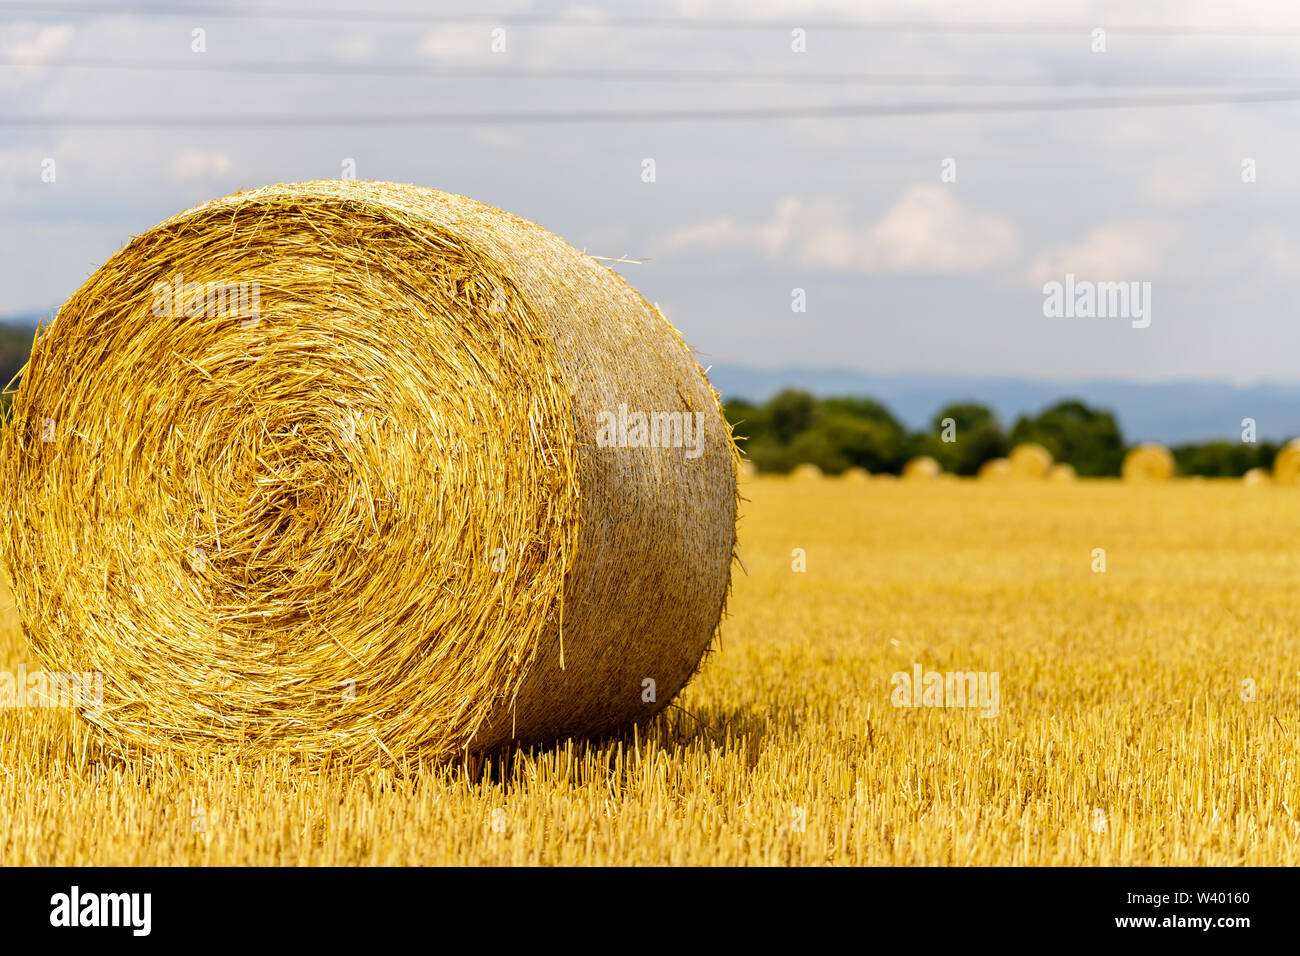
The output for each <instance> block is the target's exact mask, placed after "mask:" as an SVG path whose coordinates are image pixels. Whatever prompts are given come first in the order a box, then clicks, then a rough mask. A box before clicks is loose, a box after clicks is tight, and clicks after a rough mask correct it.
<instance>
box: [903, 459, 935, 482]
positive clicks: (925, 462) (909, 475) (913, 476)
mask: <svg viewBox="0 0 1300 956" xmlns="http://www.w3.org/2000/svg"><path fill="white" fill-rule="evenodd" d="M941 474H943V467H942V466H941V465H940V464H939V463H938V462H937V461H935V460H934V459H933V458H931V457H930V456H929V455H921V456H920V457H919V458H913V459H912V460H911V461H909V462H908V463H907V464H906V465H904V466H903V477H904V478H906V479H907V480H908V481H934V479H936V478H938V477H939V476H940V475H941Z"/></svg>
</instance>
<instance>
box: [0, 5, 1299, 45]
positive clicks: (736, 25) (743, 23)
mask: <svg viewBox="0 0 1300 956" xmlns="http://www.w3.org/2000/svg"><path fill="white" fill-rule="evenodd" d="M0 13H20V14H24V15H28V16H32V15H35V16H57V15H61V14H86V15H99V16H106V15H136V16H147V17H169V18H176V17H215V18H223V19H246V20H296V21H315V22H321V23H431V24H444V25H451V26H454V25H462V24H494V25H516V26H539V27H543V26H544V27H551V26H559V27H585V28H595V29H600V28H607V27H617V28H620V29H655V30H771V29H789V28H790V27H792V26H798V27H804V28H807V29H817V30H842V31H854V32H861V33H916V34H1006V35H1017V34H1025V35H1039V36H1077V35H1079V34H1080V33H1084V34H1086V33H1088V32H1089V31H1091V30H1093V29H1096V28H1097V27H1103V28H1105V29H1106V30H1107V32H1109V33H1116V34H1141V35H1146V36H1224V37H1295V36H1300V25H1287V26H1279V27H1245V26H1239V25H1234V24H1162V23H1109V24H1108V23H1105V22H1104V21H1103V22H1088V23H1084V22H1075V23H1059V22H1058V23H1051V22H1041V21H1040V22H1015V21H997V20H988V21H979V20H964V21H947V22H939V21H926V20H866V19H854V18H827V17H800V16H794V15H792V16H789V17H782V18H779V19H777V18H771V17H765V18H741V17H660V16H635V15H622V14H612V15H606V14H601V15H597V16H580V15H574V14H546V13H509V12H500V13H483V12H475V11H460V12H452V13H439V12H436V11H431V10H418V9H394V8H387V9H384V8H380V9H364V10H363V9H352V10H348V9H339V8H335V9H313V8H307V7H293V6H279V5H269V6H256V7H254V6H248V5H244V6H210V5H204V4H187V5H181V6H168V7H159V6H137V7H128V8H125V9H106V8H105V7H104V6H102V5H100V4H96V3H87V2H66V0H50V2H43V3H32V2H15V0H0Z"/></svg>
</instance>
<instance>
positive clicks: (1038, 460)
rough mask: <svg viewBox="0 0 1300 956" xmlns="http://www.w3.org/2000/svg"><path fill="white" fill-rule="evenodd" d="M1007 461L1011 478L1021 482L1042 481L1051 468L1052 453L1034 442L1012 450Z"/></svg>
mask: <svg viewBox="0 0 1300 956" xmlns="http://www.w3.org/2000/svg"><path fill="white" fill-rule="evenodd" d="M1007 461H1008V462H1009V463H1010V465H1011V474H1012V476H1013V477H1015V478H1018V479H1020V480H1022V481H1042V480H1043V479H1044V478H1046V477H1047V473H1048V472H1049V471H1050V470H1051V468H1052V453H1051V452H1050V451H1048V450H1047V449H1046V448H1044V447H1043V446H1042V445H1039V444H1037V443H1035V442H1026V443H1025V444H1023V445H1017V446H1016V447H1015V448H1014V449H1012V452H1011V454H1010V455H1009V456H1008V458H1007Z"/></svg>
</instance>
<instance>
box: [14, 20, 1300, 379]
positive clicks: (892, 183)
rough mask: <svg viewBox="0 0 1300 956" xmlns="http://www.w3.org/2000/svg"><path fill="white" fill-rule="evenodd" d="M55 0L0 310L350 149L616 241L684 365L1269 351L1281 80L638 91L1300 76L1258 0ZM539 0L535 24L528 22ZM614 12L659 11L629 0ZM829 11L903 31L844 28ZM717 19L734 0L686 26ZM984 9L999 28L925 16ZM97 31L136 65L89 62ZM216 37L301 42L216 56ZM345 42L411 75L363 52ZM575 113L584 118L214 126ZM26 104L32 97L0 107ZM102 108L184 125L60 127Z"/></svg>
mask: <svg viewBox="0 0 1300 956" xmlns="http://www.w3.org/2000/svg"><path fill="white" fill-rule="evenodd" d="M73 6H74V7H75V9H74V10H71V11H66V10H61V9H60V3H59V2H55V0H51V2H49V3H44V4H41V3H37V2H33V3H30V4H23V3H18V4H9V5H6V7H5V9H3V10H0V62H2V64H3V65H0V117H2V119H0V316H13V315H26V314H30V313H49V312H51V311H53V310H54V309H57V307H58V305H59V303H61V302H62V301H64V300H65V299H66V298H67V297H68V296H69V295H70V294H71V293H72V292H73V291H74V289H75V288H76V287H77V286H78V285H80V283H81V282H83V281H84V280H85V278H86V277H87V276H88V275H89V274H90V273H91V272H93V270H94V269H95V268H96V267H98V266H99V265H100V264H101V263H102V262H103V261H104V260H105V259H106V258H107V257H108V256H109V255H111V254H112V253H113V252H114V251H115V250H116V249H117V248H118V247H119V246H120V245H121V244H122V243H123V242H125V241H126V240H127V239H128V238H129V237H130V236H132V235H137V234H139V233H141V232H143V231H144V230H146V229H148V228H149V227H150V226H152V225H153V224H155V223H157V222H159V221H161V220H162V219H164V218H167V217H168V216H171V215H173V214H175V213H176V212H179V211H180V210H182V209H184V208H186V207H188V206H191V205H194V204H197V203H199V202H202V201H204V200H206V199H210V198H214V197H217V196H221V195H225V194H227V193H230V192H234V191H236V190H239V189H245V188H250V187H254V186H258V185H264V184H267V183H277V182H292V181H297V180H306V179H319V178H334V177H338V176H340V175H343V171H344V169H345V167H347V164H348V162H349V161H351V162H352V163H353V164H354V165H355V171H356V176H357V178H361V179H376V180H388V181H394V182H411V183H417V184H420V185H425V186H431V187H435V188H438V189H444V190H448V191H451V192H456V193H462V194H465V195H468V196H472V197H474V198H476V199H479V200H482V201H484V202H487V203H490V204H492V205H495V206H499V207H501V208H503V209H507V210H509V211H511V212H514V213H517V214H519V215H521V216H524V217H526V218H528V219H532V220H534V221H536V222H538V223H540V224H542V225H543V226H545V227H547V228H549V229H551V230H552V231H553V232H556V233H557V234H559V235H560V236H563V237H564V238H565V239H567V240H568V241H569V242H571V243H572V244H573V245H575V246H577V247H578V248H580V249H585V250H586V251H587V252H589V253H591V254H594V255H600V256H606V257H613V258H619V257H625V258H634V259H644V260H645V261H642V262H637V263H619V264H616V268H618V269H619V271H620V272H621V273H622V274H623V275H624V276H626V277H627V278H628V280H629V281H631V282H632V283H633V284H634V285H635V286H636V287H637V288H638V289H640V290H641V291H642V292H643V293H644V294H645V296H646V297H647V298H648V299H650V300H651V301H653V302H657V303H658V304H659V305H660V307H661V308H662V309H663V311H664V312H665V314H666V315H667V316H668V317H669V318H670V319H671V320H672V321H673V322H674V323H675V324H676V325H677V326H678V328H680V329H681V330H682V332H683V334H684V335H685V337H686V339H687V341H688V342H690V343H691V344H692V345H693V346H694V347H696V348H697V349H698V352H699V355H700V358H701V361H702V362H704V363H705V364H709V363H711V362H717V363H726V364H728V365H733V366H734V365H747V366H754V367H760V368H779V367H782V366H790V365H798V366H804V367H807V366H814V367H823V366H825V367H838V368H850V369H856V370H860V371H864V372H871V373H888V374H899V373H925V374H940V375H961V376H1020V377H1026V378H1033V379H1039V380H1047V381H1059V382H1062V383H1065V382H1070V381H1078V380H1081V379H1088V378H1107V379H1121V380H1131V381H1165V380H1175V379H1188V378H1194V379H1209V380H1217V381H1225V382H1232V383H1236V384H1248V383H1253V382H1258V381H1278V382H1289V383H1295V382H1297V381H1300V369H1298V368H1297V362H1296V344H1297V341H1298V340H1300V335H1298V334H1297V320H1296V316H1295V306H1294V302H1295V294H1294V279H1295V276H1296V275H1297V273H1298V271H1300V270H1298V267H1300V235H1298V234H1297V230H1296V228H1295V226H1296V224H1297V221H1298V216H1297V212H1298V211H1300V163H1297V162H1296V159H1297V157H1298V156H1300V122H1297V120H1300V101H1289V102H1288V101H1282V102H1231V103H1222V102H1220V103H1215V104H1211V105H1169V104H1168V103H1163V104H1161V105H1159V106H1155V107H1145V108H1136V107H1133V108H1124V109H1115V108H1110V109H1094V110H1078V109H1074V110H1067V109H1049V110H1022V111H1014V112H968V113H957V114H953V113H951V112H939V113H934V112H929V113H926V112H920V113H917V112H913V113H911V114H907V115H880V114H871V113H869V112H868V113H865V114H861V115H852V114H848V115H843V114H841V115H821V116H811V117H790V116H783V117H777V118H771V117H769V118H738V117H727V116H721V117H719V116H715V117H713V118H710V119H708V120H707V121H699V120H694V121H691V120H680V119H677V120H672V119H665V118H662V117H657V118H656V117H645V116H638V114H645V113H647V112H651V113H653V112H655V111H689V110H711V111H716V112H718V113H721V114H728V113H735V112H742V113H743V112H744V111H746V110H763V109H787V108H788V109H789V110H797V109H800V108H817V109H820V108H826V107H843V106H873V105H878V106H884V107H887V108H895V107H906V106H908V105H909V104H910V105H911V106H912V108H913V109H914V110H915V108H916V104H930V105H931V108H932V107H933V105H934V104H945V105H952V104H966V105H967V106H969V105H971V104H979V103H989V102H997V103H1006V102H1008V101H1023V100H1034V101H1043V100H1047V101H1051V102H1057V103H1059V102H1062V101H1066V100H1069V99H1072V98H1084V99H1089V100H1095V99H1097V98H1101V97H1107V98H1109V97H1119V98H1131V97H1166V96H1170V95H1173V96H1182V97H1187V96H1193V97H1195V96H1202V97H1203V96H1206V95H1210V96H1217V95H1220V94H1222V93H1223V92H1224V91H1228V92H1232V93H1236V92H1240V91H1243V90H1248V91H1253V93H1256V94H1258V93H1260V92H1268V91H1275V90H1277V89H1286V88H1289V89H1290V90H1294V91H1300V58H1298V56H1297V55H1298V54H1300V10H1296V9H1294V7H1293V5H1291V4H1289V3H1284V2H1279V0H1267V2H1253V3H1252V2H1232V3H1206V2H1176V3H1175V2H1160V0H1155V2H1150V3H1147V4H1144V5H1143V7H1142V9H1141V10H1138V9H1137V5H1135V4H1132V3H1129V2H1116V3H1111V2H1082V0H1079V2H1076V0H1052V2H1012V0H986V2H983V3H980V4H978V5H975V4H969V3H965V2H950V0H913V2H908V3H902V2H893V0H880V2H864V0H858V2H847V0H846V2H808V3H803V2H788V3H776V2H771V0H669V2H665V3H662V4H657V5H655V6H654V7H653V8H647V7H646V6H645V5H644V4H631V3H611V4H581V5H578V4H570V3H541V2H539V3H500V4H489V5H486V6H487V9H486V10H483V9H481V8H482V7H483V6H484V5H482V4H479V5H474V4H470V3H466V2H460V3H456V4H451V3H446V4H442V3H439V4H419V3H412V2H410V0H375V2H374V3H363V2H362V0H321V2H307V0H276V2H275V3H273V4H270V5H267V4H261V3H256V2H250V3H247V4H241V5H238V6H239V8H240V9H243V10H251V11H254V12H255V13H256V12H259V11H260V15H254V16H246V17H235V16H219V15H217V12H218V11H219V10H220V9H225V10H226V11H227V12H228V11H229V10H230V9H232V8H234V7H236V5H235V4H232V3H228V2H222V0H212V2H209V3H206V4H203V5H201V6H200V4H198V3H197V2H193V0H187V4H173V5H170V6H168V7H166V9H172V10H175V9H189V8H193V9H194V10H195V12H193V13H186V14H184V15H179V16H159V15H157V14H156V12H155V11H157V10H159V9H163V7H161V6H158V5H150V6H146V5H144V4H139V5H133V4H129V3H127V4H102V5H96V4H93V3H80V4H75V5H73ZM25 8H29V9H25ZM270 8H274V9H277V10H283V9H286V8H287V9H291V10H303V11H318V12H319V11H330V10H337V11H344V12H348V13H351V14H353V15H354V16H352V17H350V18H347V19H341V20H330V19H302V18H285V19H281V18H275V17H270V16H267V15H266V14H267V13H268V12H269V9H270ZM101 10H102V12H98V11H101ZM376 11H398V12H400V11H421V12H422V13H423V14H425V17H424V19H423V20H420V19H414V20H412V19H407V20H399V19H396V18H385V17H383V16H381V15H379V14H378V13H376ZM471 12H472V13H475V14H480V15H482V16H483V19H480V20H476V21H475V20H470V19H467V18H466V17H465V16H463V15H464V14H467V13H471ZM434 14H437V15H439V16H441V15H442V14H445V18H442V19H435V18H434ZM458 14H459V15H460V16H458ZM539 15H543V16H549V17H551V18H552V19H551V20H548V21H546V22H538V21H537V20H536V19H533V20H530V19H529V17H533V18H536V17H538V16H539ZM645 16H654V17H661V18H664V19H665V20H669V21H672V25H670V26H665V25H663V24H655V25H649V24H646V23H644V22H637V21H635V20H629V19H628V18H636V17H645ZM845 18H853V19H856V20H866V21H874V22H877V23H890V22H893V23H897V22H898V21H902V20H906V21H911V22H913V23H916V24H920V25H922V26H924V27H926V29H924V30H920V31H914V32H905V31H900V30H879V29H876V30H864V29H847V28H846V27H845V25H844V24H843V23H842V22H838V23H837V22H836V21H842V20H843V19H845ZM738 19H739V20H762V21H765V22H764V23H762V24H758V25H753V24H750V25H747V26H746V25H737V24H735V23H731V22H724V23H719V22H718V21H720V20H721V21H733V20H738ZM994 21H996V22H998V23H1002V24H1005V25H1006V28H1005V29H1003V30H1001V31H993V30H989V29H974V28H970V27H965V28H961V29H955V27H956V26H957V25H960V24H970V23H972V22H977V23H990V22H994ZM1135 24H1137V25H1142V24H1145V25H1148V26H1150V25H1158V26H1160V27H1163V28H1166V29H1165V30H1163V31H1157V30H1151V29H1146V30H1137V29H1133V26H1134V25H1135ZM1047 26H1056V27H1059V29H1055V30H1049V29H1045V27H1047ZM1126 27H1127V29H1126ZM1097 28H1100V29H1102V30H1104V31H1105V33H1104V36H1103V37H1101V38H1100V39H1101V40H1102V41H1104V50H1098V49H1096V48H1097V47H1098V45H1099V44H1098V40H1099V37H1098V35H1097V34H1096V33H1095V32H1094V30H1095V29H1097ZM195 30H201V31H203V33H202V39H203V45H204V46H205V50H204V52H196V51H195V50H194V46H195V33H194V31H195ZM494 30H500V31H504V32H502V33H494V32H493V31H494ZM795 30H803V31H805V32H804V40H805V43H804V45H805V47H806V48H805V50H804V51H803V52H798V51H796V49H794V47H796V46H798V45H799V44H798V42H797V39H796V35H795V34H794V33H793V31H795ZM1288 31H1289V32H1288ZM494 44H495V46H496V47H497V49H496V50H494V49H493V47H494ZM502 45H504V49H500V48H501V47H502ZM119 61H125V62H128V63H131V64H134V65H135V66H144V67H149V68H144V69H120V68H116V67H112V66H110V65H108V64H109V63H112V62H119ZM16 62H17V63H21V64H22V65H14V64H15V63H16ZM88 62H89V63H91V64H92V65H90V66H86V65H84V64H86V63H88ZM160 63H163V64H171V66H172V68H171V69H166V70H164V69H159V68H157V65H158V64H160ZM241 63H254V64H282V65H292V64H303V63H316V64H325V65H326V69H327V72H325V73H324V74H323V75H305V74H300V73H292V72H286V73H278V74H277V73H265V72H263V73H257V72H252V71H249V70H247V69H242V70H237V71H234V72H214V71H213V68H214V67H216V66H220V65H223V64H225V65H231V64H241ZM76 64H83V65H81V66H78V65H76ZM151 64H152V66H150V65H151ZM376 66H379V67H384V68H389V69H392V68H404V67H420V68H423V67H429V68H435V67H436V68H438V71H439V72H438V73H437V74H436V75H429V76H418V75H409V73H408V75H397V76H393V75H388V76H368V75H364V72H363V71H364V70H365V69H366V68H372V67H376ZM564 70H580V71H581V70H587V71H590V72H587V73H583V74H582V75H580V76H577V77H575V76H573V75H569V76H565V75H562V74H561V75H557V72H556V71H564ZM645 71H673V72H671V75H669V76H646V75H644V74H645ZM699 71H706V72H708V73H715V72H716V73H718V74H722V75H723V76H722V77H720V76H704V77H701V76H699V75H698V72H699ZM774 73H775V74H786V76H784V77H781V76H777V77H772V76H770V74H774ZM755 74H762V75H760V76H755ZM815 74H836V75H837V76H836V77H835V81H834V82H824V81H818V82H812V81H811V80H816V79H817V77H816V76H814V75H815ZM844 74H848V76H845V75H844ZM855 75H856V76H855ZM864 75H865V76H867V77H874V81H873V82H866V81H864V80H862V78H861V77H862V76H864ZM794 76H801V77H804V81H803V82H796V81H794V80H792V79H791V77H794ZM724 77H729V78H730V79H725V78H724ZM904 80H905V81H906V82H903V81H904ZM919 81H924V82H919ZM1040 84H1041V85H1040ZM587 111H592V112H597V113H599V114H601V118H599V119H597V120H591V121H586V122H574V121H572V119H569V120H567V121H563V122H561V121H555V120H552V121H547V122H532V123H507V122H501V121H500V117H499V115H498V117H497V119H496V120H492V116H489V117H488V118H487V120H488V121H483V120H480V121H479V122H477V123H473V124H431V123H423V124H418V123H417V124H408V125H403V126H393V125H388V126H383V125H375V124H373V123H368V124H359V123H356V122H343V123H336V124H335V125H312V124H303V125H279V124H276V123H269V124H262V125H255V126H238V125H223V124H222V123H221V122H220V119H221V118H222V117H233V116H242V117H248V116H254V117H255V116H258V115H262V116H275V117H285V116H303V117H307V116H311V115H317V116H326V115H330V116H335V117H338V116H343V117H349V116H351V117H371V118H373V117H375V116H377V115H390V114H417V113H423V114H429V113H434V114H445V113H465V114H473V115H480V116H481V114H501V113H509V114H528V115H533V114H540V113H562V114H574V113H582V112H587ZM32 117H42V118H45V119H44V120H43V124H44V125H31V124H30V123H27V124H24V123H20V122H17V120H18V119H20V118H32ZM109 117H138V118H143V119H146V120H156V119H158V118H159V117H177V118H181V119H184V120H185V122H186V124H188V125H183V126H172V127H161V126H158V125H153V126H150V125H148V124H147V123H146V124H145V125H143V126H140V125H131V126H122V125H116V126H114V125H107V126H104V125H93V126H92V125H86V124H85V123H82V122H78V121H77V120H78V118H95V119H97V120H99V121H100V122H102V121H104V120H105V119H106V118H109ZM50 160H53V165H52V167H51V165H50V164H49V161H50ZM647 160H653V174H654V175H653V177H652V178H653V181H647V179H649V178H651V177H649V176H648V174H647V169H648V168H649V167H648V164H647V162H646V161H647ZM50 169H53V172H54V175H53V180H54V181H53V182H49V181H46V180H47V179H49V178H50V176H49V174H48V171H49V170H50ZM43 174H44V175H43ZM1067 275H1069V276H1073V277H1075V280H1077V281H1080V282H1096V283H1102V282H1125V283H1128V282H1132V283H1138V284H1139V285H1138V286H1137V288H1138V289H1142V290H1145V291H1146V293H1147V294H1146V295H1145V296H1144V297H1143V301H1144V302H1145V303H1146V306H1147V307H1148V309H1149V312H1148V314H1147V316H1146V318H1145V319H1144V320H1143V321H1146V324H1145V327H1142V323H1141V322H1139V321H1137V320H1132V321H1131V320H1130V317H1129V316H1127V315H1121V316H1118V317H1116V316H1101V315H1084V316H1077V315H1070V316H1048V315H1045V314H1044V304H1045V299H1046V298H1047V297H1046V295H1045V292H1044V287H1045V285H1046V284H1048V283H1052V282H1062V283H1064V282H1065V281H1066V276H1067ZM795 290H802V292H801V293H800V292H796V291H795ZM800 303H802V305H803V306H804V311H795V307H796V306H797V305H799V304H800ZM1094 311H1096V310H1094ZM1147 320H1149V321H1147Z"/></svg>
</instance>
